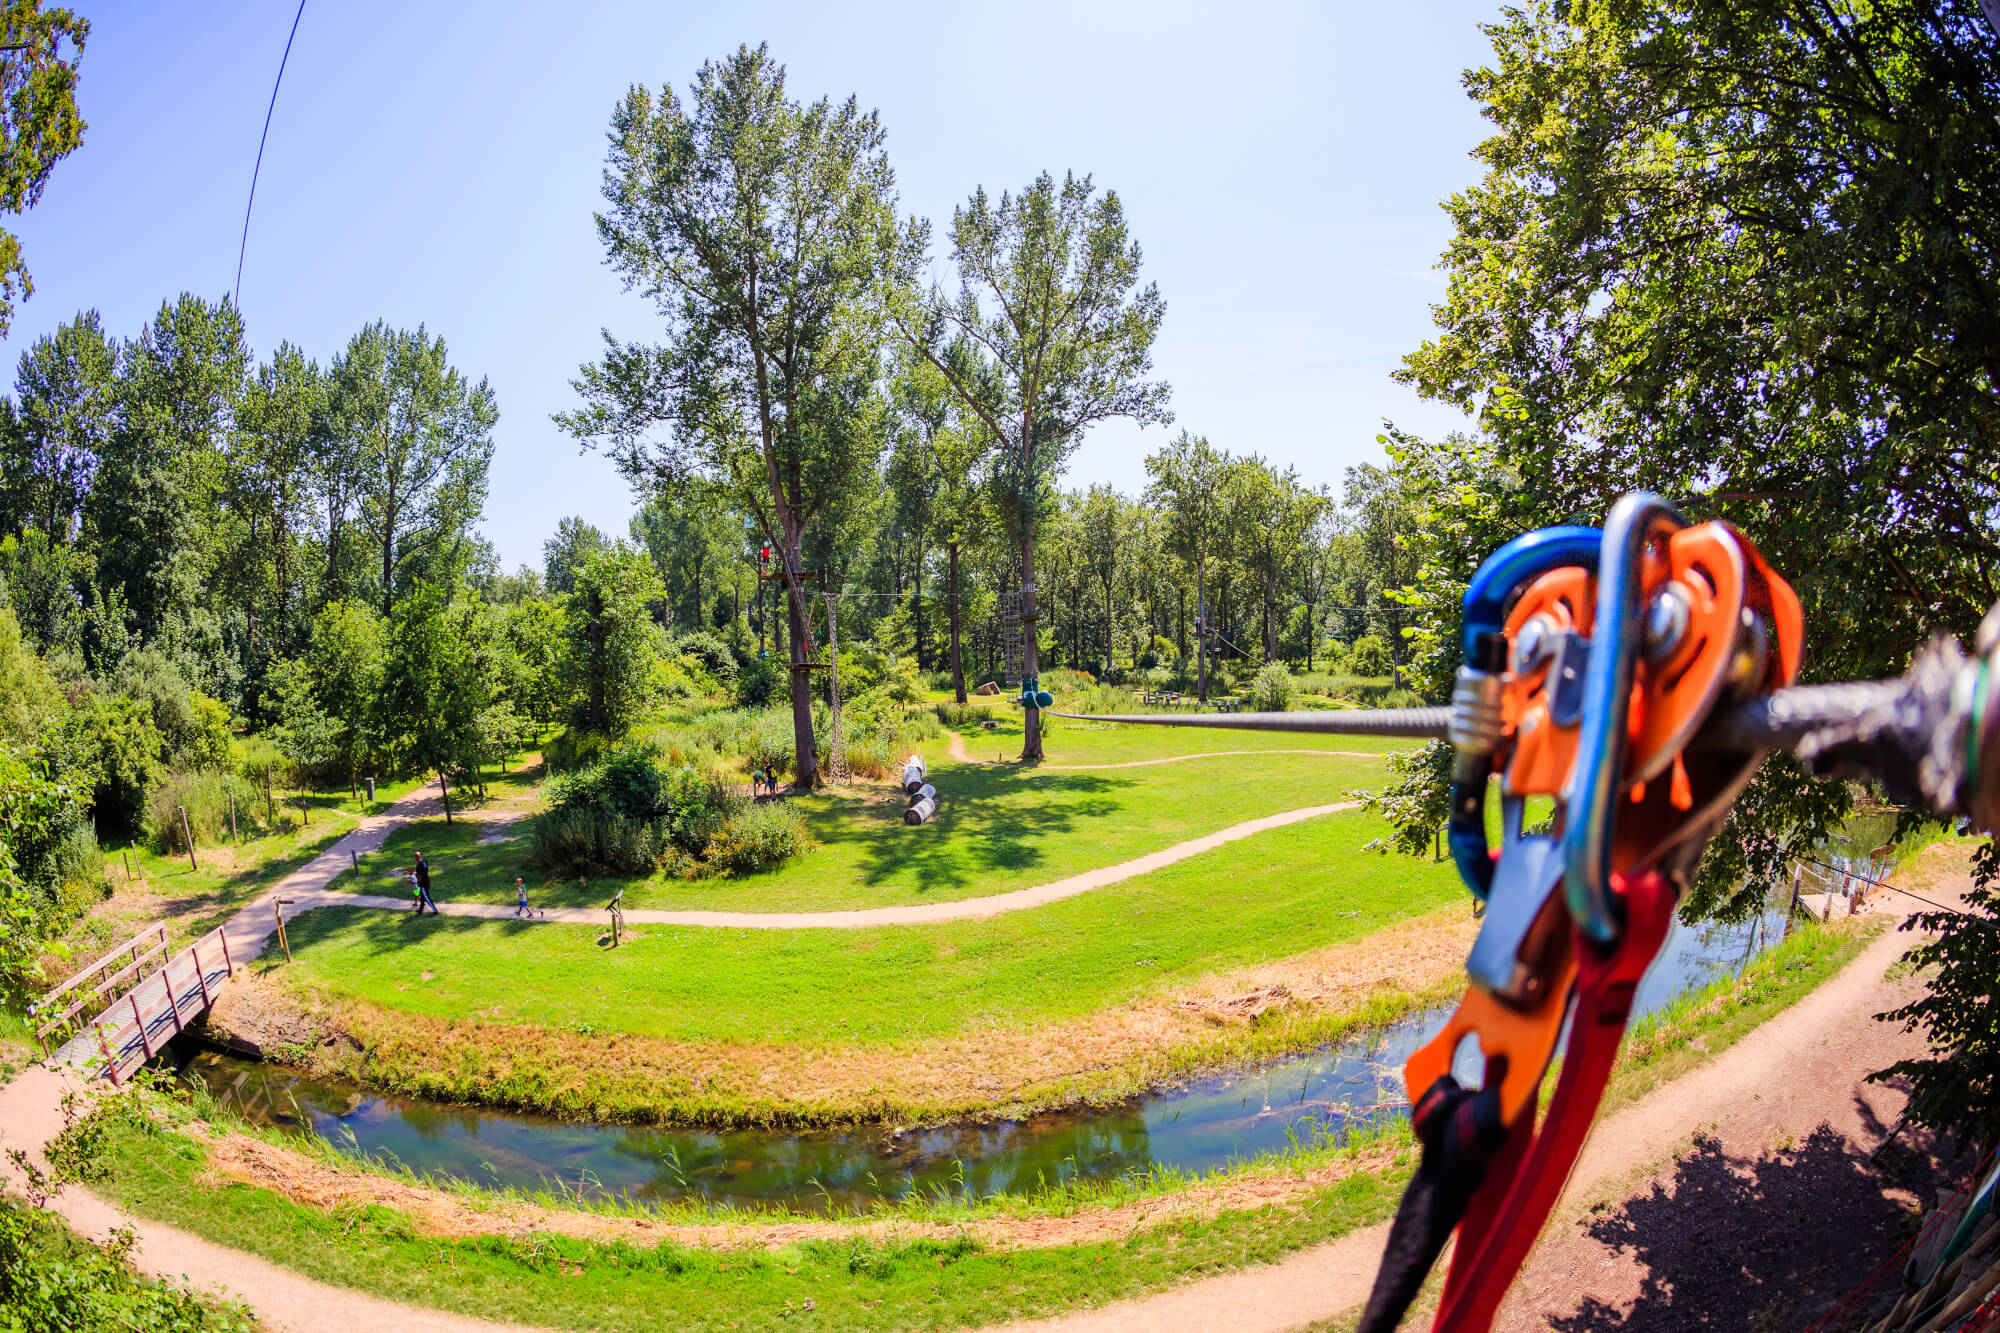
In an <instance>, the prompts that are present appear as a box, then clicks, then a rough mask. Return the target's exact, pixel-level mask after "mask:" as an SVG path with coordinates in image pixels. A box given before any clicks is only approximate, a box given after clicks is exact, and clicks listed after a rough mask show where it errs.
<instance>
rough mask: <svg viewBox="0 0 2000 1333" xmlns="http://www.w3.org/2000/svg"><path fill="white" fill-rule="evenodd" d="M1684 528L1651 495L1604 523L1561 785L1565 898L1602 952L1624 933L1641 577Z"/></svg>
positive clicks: (1621, 506)
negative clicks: (1624, 803)
mask: <svg viewBox="0 0 2000 1333" xmlns="http://www.w3.org/2000/svg"><path fill="white" fill-rule="evenodd" d="M1686 526H1687V520H1686V519H1685V518H1682V517H1681V514H1680V511H1679V510H1677V509H1675V508H1674V507H1673V505H1672V504H1670V503H1669V502H1667V501H1666V500H1664V499H1662V498H1661V497H1659V496H1657V495H1654V494H1652V493H1651V492H1648V491H1633V492H1632V493H1631V494H1629V495H1626V496H1623V497H1621V498H1620V499H1619V501H1618V503H1617V504H1615V505H1613V506H1611V513H1610V515H1609V516H1608V517H1607V518H1606V519H1605V520H1604V541H1603V554H1602V557H1601V561H1600V564H1599V568H1598V573H1597V615H1596V619H1595V623H1594V624H1593V625H1592V626H1591V631H1590V665H1589V666H1588V667H1587V668H1585V670H1584V673H1583V724H1582V727H1581V730H1580V731H1579V733H1578V735H1577V741H1576V762H1575V764H1574V766H1573V767H1572V768H1571V769H1570V774H1569V781H1568V782H1567V783H1565V784H1564V785H1563V819H1564V826H1563V836H1562V846H1563V896H1564V898H1565V899H1566V900H1567V901H1568V903H1569V914H1570V919H1571V920H1573V921H1574V922H1576V924H1577V926H1578V927H1579V928H1580V929H1581V930H1582V931H1583V933H1584V934H1585V935H1586V936H1588V937H1589V938H1591V939H1593V940H1595V941H1597V942H1598V943H1599V944H1611V943H1613V942H1615V941H1616V940H1617V938H1618V936H1619V933H1620V932H1621V931H1622V930H1623V928H1624V923H1623V922H1622V921H1620V920H1619V916H1618V909H1617V905H1616V904H1615V903H1614V902H1613V901H1612V898H1611V821H1612V817H1613V815H1614V814H1615V813H1616V811H1617V804H1618V792H1619V777H1620V775H1621V774H1622V773H1623V771H1624V767H1625V762H1624V761H1625V733H1626V726H1627V721H1626V719H1627V718H1628V716H1629V715H1630V713H1631V710H1632V680H1633V674H1634V671H1635V670H1636V668H1637V666H1638V661H1639V638H1640V626H1641V620H1642V617H1641V616H1640V614H1639V591H1640V589H1639V576H1640V574H1641V573H1642V572H1643V570H1644V563H1645V562H1644V556H1645V552H1646V544H1647V543H1648V542H1649V541H1651V540H1652V539H1653V536H1654V534H1655V533H1656V532H1659V531H1661V530H1662V529H1664V530H1665V531H1667V532H1669V533H1672V532H1676V531H1678V530H1680V529H1681V528H1684V527H1686Z"/></svg>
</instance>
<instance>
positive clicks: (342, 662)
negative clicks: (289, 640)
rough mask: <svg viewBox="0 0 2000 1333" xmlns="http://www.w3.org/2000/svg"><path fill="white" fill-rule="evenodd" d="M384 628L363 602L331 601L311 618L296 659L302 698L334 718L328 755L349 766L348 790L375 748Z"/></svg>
mask: <svg viewBox="0 0 2000 1333" xmlns="http://www.w3.org/2000/svg"><path fill="white" fill-rule="evenodd" d="M383 638H384V627H383V623H382V619H381V617H379V616H377V615H376V614H375V612H374V611H373V610H372V609H371V608H369V607H368V606H367V605H365V604H364V603H361V602H334V603H331V604H330V605H328V606H326V607H325V608H323V609H322V610H321V611H320V613H319V615H317V616H316V617H314V619H313V624H312V632H311V638H310V639H309V641H308V643H307V647H306V652H305V656H304V657H303V658H301V659H299V663H300V667H301V671H300V673H299V674H300V679H301V682H302V685H303V688H304V693H305V696H306V698H305V701H304V702H306V703H310V705H311V707H312V709H313V710H314V711H316V712H317V713H319V714H320V715H322V716H324V717H327V718H331V719H333V720H334V721H335V722H336V723H337V724H338V731H337V733H336V734H335V736H334V738H333V742H332V748H331V751H330V754H329V758H331V759H333V760H335V761H337V762H338V763H340V764H341V765H342V766H343V767H344V768H346V769H347V785H348V789H349V790H350V791H353V790H358V789H359V785H360V779H361V767H362V765H363V764H365V763H367V762H368V760H369V758H370V757H371V756H372V755H373V754H374V753H375V750H376V748H377V746H378V745H379V743H380V740H381V737H380V735H379V733H378V732H377V729H376V728H377V719H376V716H375V713H376V701H377V700H378V698H379V697H380V696H381V693H382V673H383V670H384V651H385V650H384V647H383Z"/></svg>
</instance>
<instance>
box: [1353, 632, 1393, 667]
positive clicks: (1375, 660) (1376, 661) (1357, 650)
mask: <svg viewBox="0 0 2000 1333" xmlns="http://www.w3.org/2000/svg"><path fill="white" fill-rule="evenodd" d="M1345 666H1346V667H1347V670H1348V672H1349V673H1350V674H1352V675H1356V676H1386V675H1388V674H1389V667H1390V662H1389V645H1388V644H1387V643H1386V642H1384V641H1383V638H1382V636H1381V635H1379V634H1364V635H1362V636H1361V637H1360V638H1358V639H1356V640H1355V641H1354V646H1353V647H1352V648H1350V649H1348V651H1347V661H1346V663H1345Z"/></svg>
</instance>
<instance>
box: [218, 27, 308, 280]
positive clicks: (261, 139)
mask: <svg viewBox="0 0 2000 1333" xmlns="http://www.w3.org/2000/svg"><path fill="white" fill-rule="evenodd" d="M305 16H306V0H299V9H298V12H297V13H296V14H294V15H292V31H291V33H290V35H289V36H287V37H286V38H285V54H284V55H283V56H282V57H281V58H280V59H279V61H278V77H277V78H276V79H273V80H272V81H271V104H270V105H269V106H267V107H265V108H264V132H263V133H262V134H260V135H258V136H257V165H256V166H254V167H252V168H251V169H250V198H249V200H248V201H247V202H246V203H245V204H244V205H243V239H242V240H241V241H239V242H238V243H237V246H236V288H235V290H234V291H232V292H231V293H230V296H229V303H230V304H231V305H234V306H241V305H242V304H243V256H244V255H245V254H247V253H248V252H249V250H250V213H251V210H253V209H255V208H256V207H257V177H258V176H260V175H262V174H263V171H264V144H265V143H266V142H267V141H268V140H269V139H270V137H271V116H272V114H273V113H274V112H276V111H277V109H278V89H279V88H282V87H283V86H284V83H285V66H286V65H288V64H290V63H291V59H292V42H293V41H294V40H295V39H296V38H297V37H298V35H299V20H300V19H302V18H304V17H305Z"/></svg>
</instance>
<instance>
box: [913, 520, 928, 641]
mask: <svg viewBox="0 0 2000 1333" xmlns="http://www.w3.org/2000/svg"><path fill="white" fill-rule="evenodd" d="M916 571H917V575H916V580H915V585H916V591H915V593H913V594H912V600H911V605H910V626H911V638H912V639H913V640H914V641H915V645H916V647H915V652H916V655H917V670H918V671H920V672H921V671H924V670H926V669H927V668H926V666H925V663H924V547H923V543H922V542H919V543H917V561H916Z"/></svg>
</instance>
